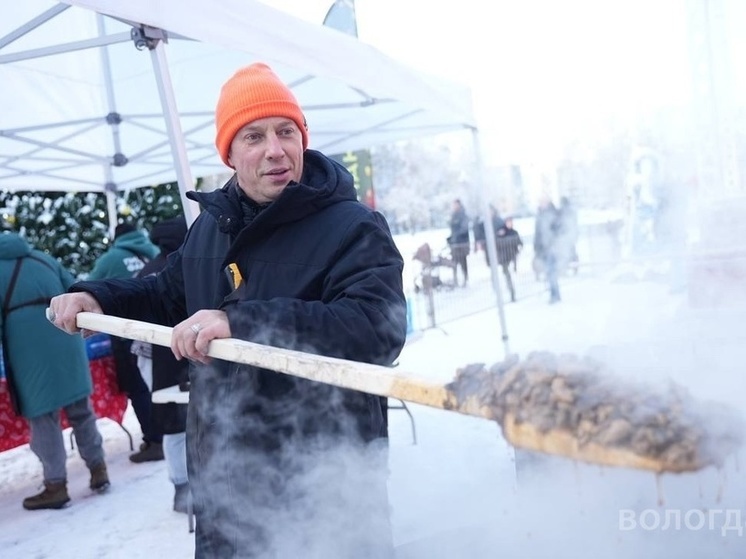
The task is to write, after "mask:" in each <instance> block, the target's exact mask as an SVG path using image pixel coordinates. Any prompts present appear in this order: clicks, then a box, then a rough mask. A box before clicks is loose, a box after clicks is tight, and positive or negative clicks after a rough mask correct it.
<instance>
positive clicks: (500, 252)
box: [495, 216, 523, 303]
mask: <svg viewBox="0 0 746 559" xmlns="http://www.w3.org/2000/svg"><path fill="white" fill-rule="evenodd" d="M495 247H496V249H497V263H498V264H500V267H501V268H502V271H503V275H505V283H506V285H507V286H508V291H510V300H511V301H512V302H514V303H515V286H514V285H513V277H512V276H511V274H510V265H511V264H513V270H514V271H515V270H516V269H517V266H518V253H519V252H520V251H521V248H523V240H522V239H521V236H520V235H519V234H518V231H516V230H515V229H513V218H512V217H510V216H508V217H506V218H505V220H504V221H503V225H502V227H500V228H499V229H496V230H495Z"/></svg>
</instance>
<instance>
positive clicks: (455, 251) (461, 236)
mask: <svg viewBox="0 0 746 559" xmlns="http://www.w3.org/2000/svg"><path fill="white" fill-rule="evenodd" d="M448 225H449V226H450V228H451V235H450V236H449V237H448V245H449V246H450V247H451V258H452V259H453V263H454V267H453V285H454V287H455V286H457V285H458V281H457V278H456V271H457V270H458V268H461V272H462V273H463V276H464V283H463V286H464V287H466V284H467V283H468V282H469V266H468V263H467V259H466V257H467V256H468V255H469V216H468V215H467V214H466V209H465V208H464V205H463V204H462V203H461V200H459V199H458V198H457V199H455V200H454V201H453V203H452V205H451V218H450V220H449V222H448Z"/></svg>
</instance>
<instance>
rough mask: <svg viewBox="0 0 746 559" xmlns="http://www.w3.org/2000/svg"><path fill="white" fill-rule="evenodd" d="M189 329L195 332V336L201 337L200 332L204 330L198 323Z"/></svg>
mask: <svg viewBox="0 0 746 559" xmlns="http://www.w3.org/2000/svg"><path fill="white" fill-rule="evenodd" d="M189 329H190V330H191V331H192V332H194V333H195V334H197V335H199V331H200V330H202V325H201V324H200V323H199V322H198V323H197V324H192V325H191V326H190V327H189Z"/></svg>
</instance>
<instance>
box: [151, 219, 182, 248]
mask: <svg viewBox="0 0 746 559" xmlns="http://www.w3.org/2000/svg"><path fill="white" fill-rule="evenodd" d="M186 232H187V226H186V219H185V218H184V216H183V215H180V216H177V217H173V218H171V219H165V220H163V221H160V222H158V223H156V224H155V225H153V228H152V229H151V230H150V240H151V242H152V243H153V244H155V245H156V246H157V247H158V248H160V249H161V252H163V253H166V254H168V253H171V252H174V251H175V250H176V249H177V248H179V247H180V246H181V243H182V242H183V241H184V237H186Z"/></svg>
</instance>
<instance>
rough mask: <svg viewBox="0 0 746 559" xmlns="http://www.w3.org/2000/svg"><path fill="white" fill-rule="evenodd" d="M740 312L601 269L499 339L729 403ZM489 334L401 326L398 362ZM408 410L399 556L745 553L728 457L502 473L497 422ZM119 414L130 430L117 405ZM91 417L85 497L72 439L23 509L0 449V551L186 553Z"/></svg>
mask: <svg viewBox="0 0 746 559" xmlns="http://www.w3.org/2000/svg"><path fill="white" fill-rule="evenodd" d="M622 279H623V280H624V281H622ZM487 296H489V294H487ZM742 314H743V312H742V311H740V312H739V311H733V310H732V311H726V310H722V311H712V310H702V309H692V308H690V306H689V305H688V301H687V296H686V293H685V292H680V291H679V292H672V290H671V289H670V286H669V285H668V284H666V283H663V282H651V281H644V280H639V279H635V278H629V277H627V276H625V277H624V278H620V277H615V276H613V275H607V276H604V277H595V278H582V279H580V280H578V281H573V282H572V283H571V284H570V283H568V284H567V285H566V286H564V290H563V302H562V303H561V304H559V305H553V306H549V305H547V304H546V300H545V298H544V296H541V297H539V296H535V297H530V298H527V299H522V300H519V302H518V303H515V304H510V305H507V306H506V308H505V317H506V324H507V334H508V345H509V349H510V351H511V352H516V353H518V354H519V355H526V354H527V353H528V352H530V351H534V350H549V351H554V352H575V353H585V352H588V351H591V352H593V353H594V354H596V355H603V356H605V358H607V359H608V360H609V361H610V362H611V363H614V366H615V368H616V370H617V371H618V372H620V373H622V374H625V375H629V376H630V377H635V378H647V379H651V380H654V381H660V382H666V381H668V380H670V379H672V380H675V381H677V382H680V383H682V384H684V385H685V386H687V387H689V388H690V390H691V391H692V392H693V393H695V394H696V395H697V396H701V397H703V398H705V397H706V398H715V399H717V400H720V401H723V402H725V403H728V404H732V405H734V406H737V407H738V408H739V409H740V410H742V411H743V409H744V403H743V394H744V390H743V387H744V386H743V385H744V382H745V381H744V380H743V379H744V376H745V375H743V370H742V364H743V362H744V357H746V355H744V354H745V353H746V344H744V343H743V341H744V340H743V337H744V336H743V334H742V332H743V326H742V320H739V318H740V317H741V316H742ZM739 328H740V329H739ZM501 335H502V333H501V330H500V324H499V320H498V313H497V311H496V310H494V309H492V310H488V311H484V312H481V313H478V314H474V315H472V316H470V317H468V318H465V319H462V320H457V321H452V322H449V323H448V324H446V325H444V326H443V328H442V329H441V328H438V329H430V330H426V331H424V332H421V333H420V334H419V335H417V336H413V337H412V341H411V342H410V343H409V344H408V346H407V347H406V348H405V350H404V352H403V354H402V356H401V359H400V364H399V368H398V370H400V371H402V372H407V373H409V374H415V375H417V376H418V377H420V378H422V379H423V380H427V381H433V382H438V383H443V382H448V381H449V380H451V379H452V378H453V376H454V373H455V370H456V368H458V367H460V366H463V365H465V364H468V363H473V362H484V363H493V362H495V361H498V360H500V359H502V358H503V357H504V350H505V346H504V344H503V342H502V341H501ZM392 403H394V404H395V403H396V402H395V401H392ZM409 409H410V410H411V412H412V414H413V415H414V422H415V428H416V437H417V444H413V434H412V431H411V424H410V421H409V418H408V416H407V414H406V413H404V412H403V411H401V410H392V411H391V453H390V468H391V477H390V487H389V489H390V495H391V504H392V522H393V529H394V537H395V543H396V545H397V555H398V559H441V558H442V559H461V558H464V559H483V558H484V559H488V558H493V557H506V558H519V557H520V558H532V559H533V558H544V557H546V558H550V557H551V558H586V557H587V558H598V557H604V558H624V559H627V558H630V559H631V558H633V557H634V558H637V557H645V558H653V559H655V558H663V557H677V558H684V559H687V558H692V559H694V558H697V559H701V558H702V557H708V559H709V558H722V559H731V558H733V559H735V558H742V557H744V556H746V536H743V535H741V534H742V530H743V528H744V525H743V522H744V519H746V512H745V511H744V508H745V507H746V497H745V496H746V491H744V489H746V488H745V487H744V482H743V479H742V478H743V475H742V473H741V472H740V471H739V470H738V464H737V463H736V460H733V461H732V463H729V464H728V465H727V467H726V468H725V469H724V470H723V471H722V472H718V471H715V470H713V469H708V470H705V471H703V472H701V473H697V474H685V475H665V476H662V478H661V480H660V491H659V489H658V486H657V484H656V478H655V476H654V475H653V474H650V473H646V472H636V471H627V470H618V469H613V468H599V467H597V466H589V465H582V464H575V463H572V462H570V461H567V460H563V459H559V458H551V459H550V458H546V457H542V458H540V459H537V458H536V457H532V456H527V455H526V454H525V453H519V454H518V464H519V467H518V475H517V476H516V466H515V453H514V452H513V451H512V450H511V448H509V446H508V445H507V444H506V443H505V442H504V440H503V439H502V438H501V436H500V432H499V428H498V426H497V425H496V424H494V423H492V422H489V421H486V420H482V419H478V418H473V417H467V416H462V415H459V414H455V413H453V412H448V411H443V410H438V409H434V408H427V407H423V406H420V405H416V404H409ZM125 424H126V426H127V427H128V429H130V431H132V433H133V435H134V436H135V439H136V442H138V439H139V433H138V427H137V422H136V420H135V419H134V416H133V415H132V414H131V413H128V415H127V417H126V420H125ZM99 425H100V426H101V429H102V431H103V432H104V435H105V438H106V443H105V444H106V451H107V462H108V465H109V470H110V477H111V480H112V487H111V490H110V491H109V492H108V493H107V494H105V495H91V494H90V493H89V491H88V489H87V481H88V476H87V471H86V470H85V467H84V466H83V464H82V462H81V460H80V458H79V457H78V456H77V454H76V453H75V452H74V451H73V452H70V458H69V462H68V465H69V482H68V484H69V489H70V491H71V497H72V503H71V505H70V506H69V507H67V508H65V509H63V510H59V511H35V512H28V511H24V510H23V509H22V507H21V500H22V499H23V497H25V496H27V495H29V494H32V493H34V492H36V491H37V490H38V488H39V486H40V484H41V477H40V467H39V465H38V463H37V461H36V458H35V457H34V455H33V454H32V453H31V451H30V450H29V449H28V447H27V446H24V447H20V448H18V449H15V450H12V451H8V452H5V453H2V454H0V518H2V520H1V521H0V527H1V528H0V550H2V551H1V552H0V556H2V557H3V558H5V557H8V558H13V559H15V558H19V559H25V558H34V559H45V558H50V559H51V558H54V559H67V558H70V559H73V558H75V559H80V558H84V559H86V558H123V559H137V558H152V557H159V556H160V557H184V558H186V557H190V556H192V554H193V549H194V544H193V536H192V534H190V533H189V532H188V526H187V519H186V517H185V516H184V515H182V514H177V513H174V512H172V511H171V498H172V487H171V485H170V483H169V482H168V479H167V475H166V470H165V464H164V463H163V462H158V463H145V464H132V463H130V462H129V460H128V459H127V456H128V454H129V453H130V450H129V442H128V439H127V437H126V436H125V435H124V433H123V432H122V431H121V429H120V428H119V426H117V425H116V424H113V423H111V422H108V421H100V422H99ZM661 497H662V498H663V499H664V501H663V503H662V504H659V498H661ZM624 515H627V516H624ZM629 515H634V519H635V525H634V527H633V528H632V529H629V528H630V526H631V524H630V523H629V518H630V516H629ZM643 515H644V516H643ZM741 515H743V516H741ZM736 516H738V518H737V519H736ZM666 517H668V518H669V521H670V524H666V525H665V529H664V519H665V518H666ZM620 518H626V521H625V522H626V523H624V522H620ZM677 519H678V520H677ZM638 520H640V521H641V522H642V526H641V525H640V523H638V522H637V521H638ZM736 520H738V521H739V522H740V525H739V526H737V522H736ZM700 521H701V522H700ZM728 528H730V529H728ZM736 528H740V529H741V534H739V532H738V530H737V529H736ZM283 559H284V558H283ZM293 559H296V558H293ZM350 559H355V558H350Z"/></svg>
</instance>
